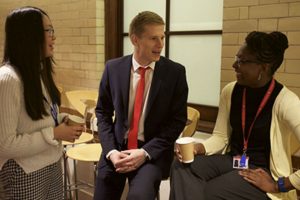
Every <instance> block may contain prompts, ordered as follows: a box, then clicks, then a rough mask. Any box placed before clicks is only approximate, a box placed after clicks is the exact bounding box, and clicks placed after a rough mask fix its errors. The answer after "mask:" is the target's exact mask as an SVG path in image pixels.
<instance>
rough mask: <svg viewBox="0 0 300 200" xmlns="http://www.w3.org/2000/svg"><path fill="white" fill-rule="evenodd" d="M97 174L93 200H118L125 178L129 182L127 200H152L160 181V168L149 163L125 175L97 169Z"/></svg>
mask: <svg viewBox="0 0 300 200" xmlns="http://www.w3.org/2000/svg"><path fill="white" fill-rule="evenodd" d="M105 171H106V170H105ZM98 172H99V173H98V177H97V180H96V187H95V193H94V200H119V199H120V198H121V195H122V192H123V189H124V186H125V182H126V178H128V182H129V191H128V194H127V200H154V199H155V196H156V194H157V192H158V189H159V186H160V182H161V179H162V174H161V170H160V168H159V167H157V166H156V165H154V164H152V163H150V162H146V163H144V164H143V165H142V166H141V167H140V168H139V169H137V170H135V171H133V172H129V173H125V174H121V173H117V172H115V171H114V169H113V170H111V171H106V172H104V170H101V169H99V171H98Z"/></svg>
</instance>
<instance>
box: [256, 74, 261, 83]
mask: <svg viewBox="0 0 300 200" xmlns="http://www.w3.org/2000/svg"><path fill="white" fill-rule="evenodd" d="M257 80H258V81H260V80H261V72H260V73H259V75H258V77H257Z"/></svg>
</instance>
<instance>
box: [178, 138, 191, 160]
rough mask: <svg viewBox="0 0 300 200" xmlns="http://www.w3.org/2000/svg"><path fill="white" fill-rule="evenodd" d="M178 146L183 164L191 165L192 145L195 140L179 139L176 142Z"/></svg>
mask: <svg viewBox="0 0 300 200" xmlns="http://www.w3.org/2000/svg"><path fill="white" fill-rule="evenodd" d="M176 144H178V146H179V150H180V154H181V156H182V162H183V163H191V162H193V161H194V144H195V139H194V138H192V137H181V138H179V139H177V140H176Z"/></svg>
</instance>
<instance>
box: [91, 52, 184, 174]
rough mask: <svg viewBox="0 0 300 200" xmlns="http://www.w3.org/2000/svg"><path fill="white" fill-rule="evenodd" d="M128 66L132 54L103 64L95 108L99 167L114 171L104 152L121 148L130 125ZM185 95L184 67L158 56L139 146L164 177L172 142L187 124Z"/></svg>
mask: <svg viewBox="0 0 300 200" xmlns="http://www.w3.org/2000/svg"><path fill="white" fill-rule="evenodd" d="M131 67H132V55H129V56H125V57H121V58H116V59H113V60H110V61H108V62H107V63H106V66H105V70H104V73H103V76H102V80H101V83H100V87H99V98H98V102H97V107H96V115H97V118H98V131H99V138H100V142H101V145H102V155H101V158H100V165H99V168H100V170H101V169H102V168H103V170H104V171H105V170H106V171H107V170H114V168H113V166H112V164H111V162H110V161H109V160H107V159H106V155H107V153H108V152H109V151H111V150H113V149H117V150H121V146H122V144H123V142H124V136H125V133H126V132H127V131H128V129H129V126H130V121H129V120H128V103H129V85H130V75H131V73H130V72H131ZM187 96H188V86H187V81H186V75H185V68H184V67H183V66H182V65H180V64H178V63H175V62H173V61H171V60H169V59H167V58H164V57H161V58H160V60H159V61H157V62H156V63H155V69H154V73H153V78H152V83H151V87H150V93H149V97H148V105H147V109H146V113H145V121H144V136H145V145H144V146H143V147H142V148H143V149H144V150H146V151H147V152H148V154H149V155H150V156H151V161H150V162H152V163H154V164H156V165H157V166H159V167H160V168H161V170H162V174H163V177H167V176H168V175H169V170H170V165H171V163H172V160H173V150H174V142H175V140H176V139H177V137H178V136H179V134H180V133H181V131H182V130H183V128H184V126H185V124H186V119H187ZM113 115H115V116H114V120H113ZM101 173H104V172H101Z"/></svg>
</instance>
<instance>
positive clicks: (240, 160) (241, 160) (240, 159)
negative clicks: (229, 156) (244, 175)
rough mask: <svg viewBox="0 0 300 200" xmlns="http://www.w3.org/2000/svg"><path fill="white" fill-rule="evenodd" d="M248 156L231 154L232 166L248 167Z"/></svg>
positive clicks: (238, 167)
mask: <svg viewBox="0 0 300 200" xmlns="http://www.w3.org/2000/svg"><path fill="white" fill-rule="evenodd" d="M248 163H249V157H248V156H246V155H242V156H233V163H232V167H233V168H235V169H248Z"/></svg>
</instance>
